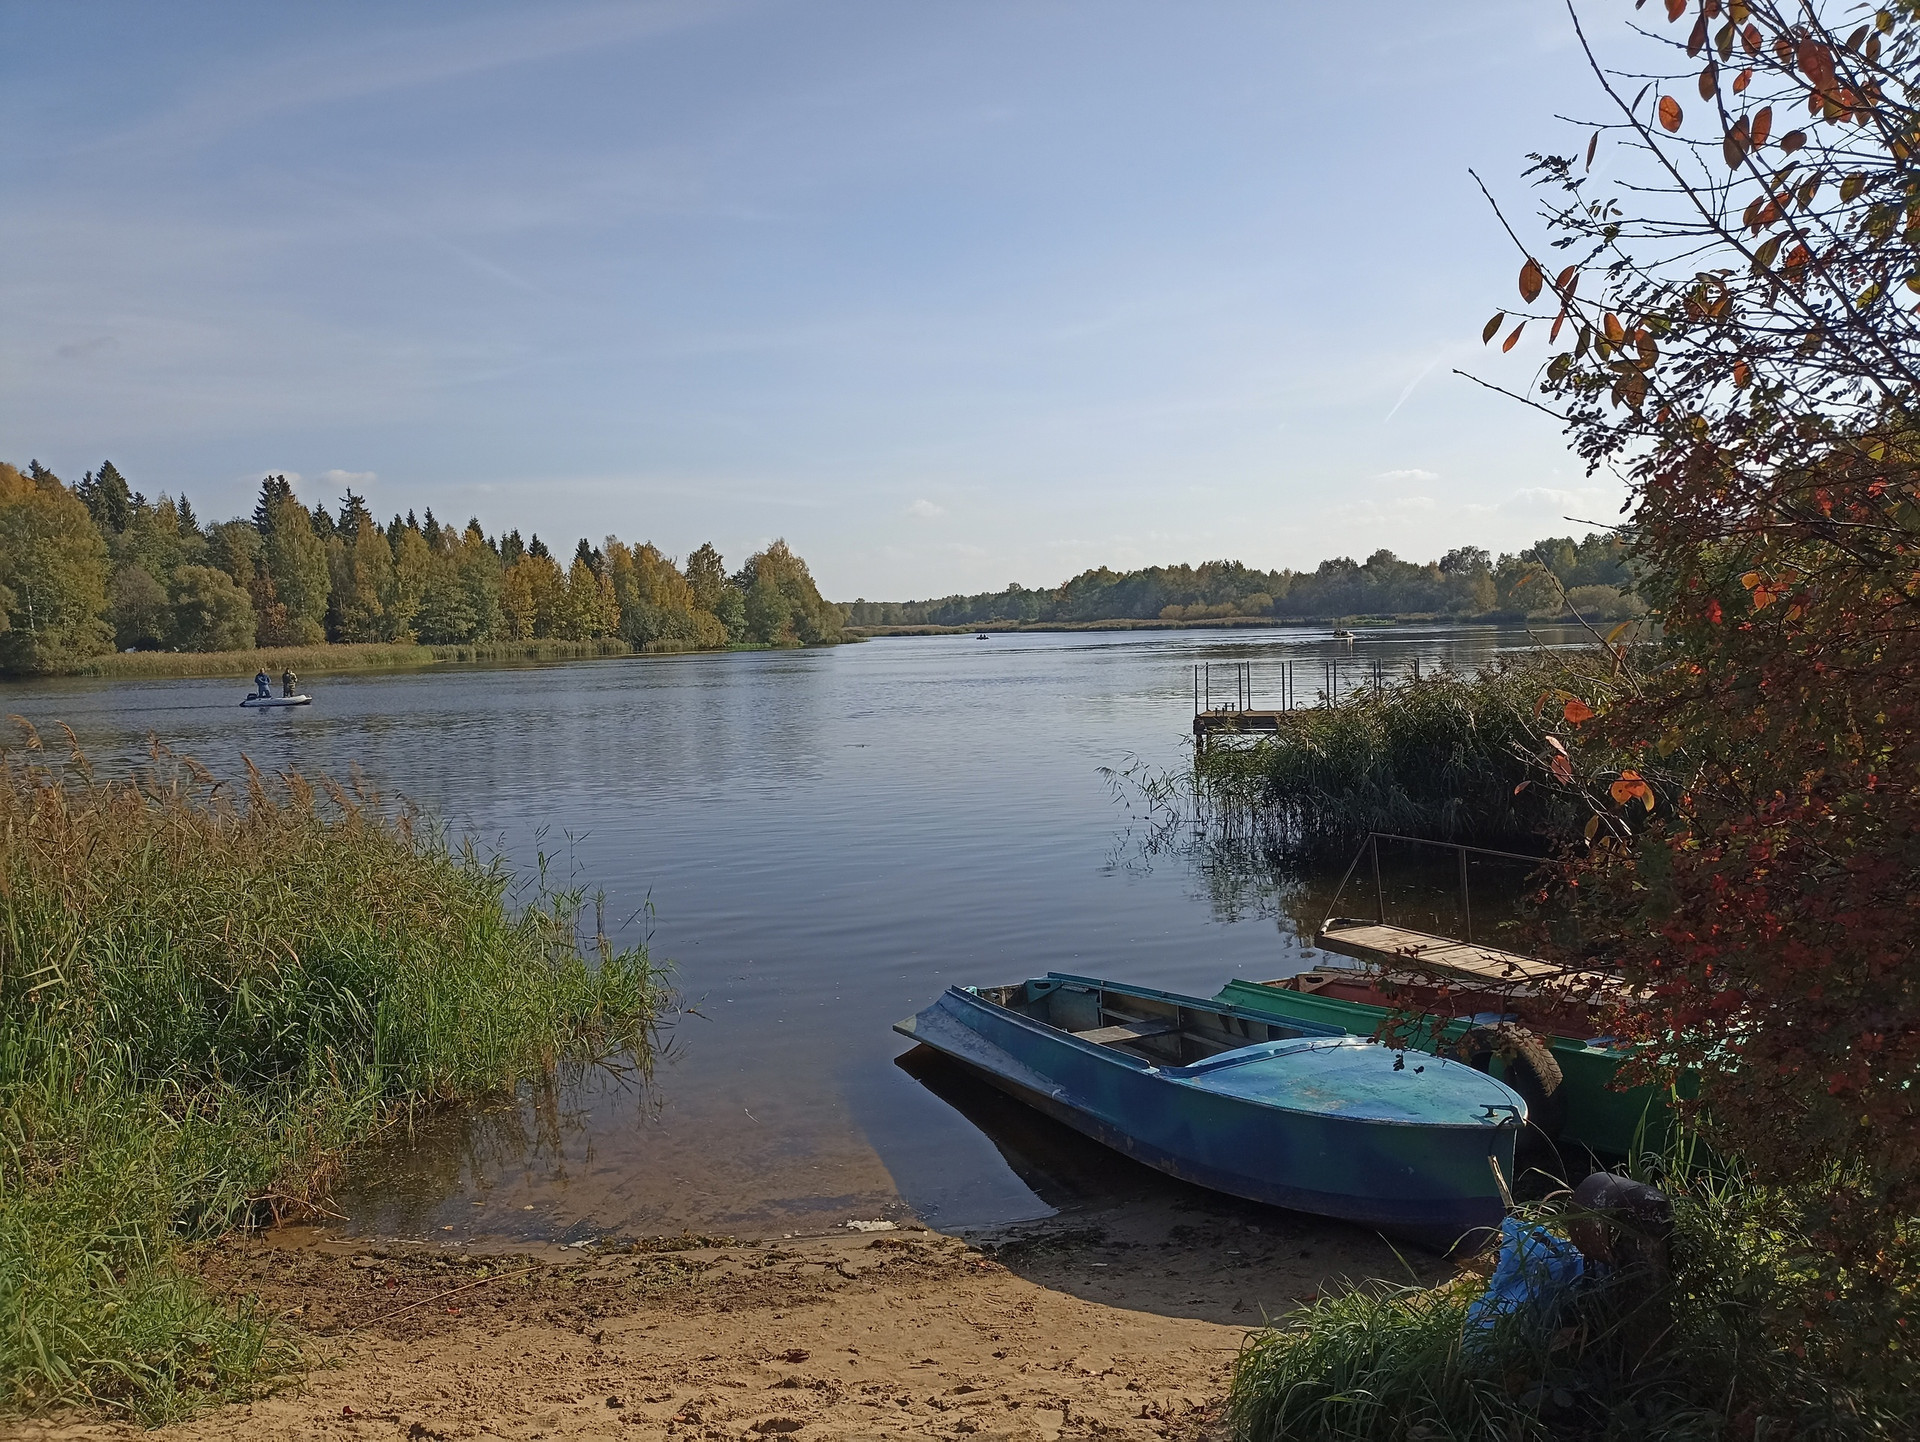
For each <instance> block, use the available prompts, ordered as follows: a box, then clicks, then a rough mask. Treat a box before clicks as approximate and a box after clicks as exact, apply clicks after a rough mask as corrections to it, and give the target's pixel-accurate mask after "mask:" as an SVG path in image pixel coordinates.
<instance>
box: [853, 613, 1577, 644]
mask: <svg viewBox="0 0 1920 1442" xmlns="http://www.w3.org/2000/svg"><path fill="white" fill-rule="evenodd" d="M1578 624H1579V623H1578V622H1577V621H1574V620H1572V619H1571V618H1548V617H1541V616H1506V615H1487V616H1467V617H1455V616H1443V615H1440V614H1438V613H1436V614H1433V615H1406V616H1209V617H1207V618H1206V619H1204V620H1199V621H1163V620H1160V619H1158V618H1157V617H1149V618H1146V619H1135V618H1132V617H1115V618H1112V619H1109V620H1104V621H986V622H982V623H981V624H979V625H974V626H936V625H933V624H931V623H929V624H927V625H917V626H849V627H847V630H848V631H850V632H852V633H854V634H855V635H858V636H861V637H870V638H873V639H876V640H877V639H882V638H884V637H888V636H966V635H981V634H986V635H1013V634H1020V633H1025V632H1050V631H1289V630H1290V631H1300V630H1312V629H1314V628H1316V627H1323V626H1354V627H1358V628H1359V629H1360V630H1363V631H1391V630H1394V629H1395V628H1397V627H1400V626H1434V625H1447V626H1518V625H1533V626H1568V625H1578Z"/></svg>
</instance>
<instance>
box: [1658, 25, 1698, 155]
mask: <svg viewBox="0 0 1920 1442" xmlns="http://www.w3.org/2000/svg"><path fill="white" fill-rule="evenodd" d="M1702 23H1704V22H1702ZM1657 108H1658V110H1659V113H1660V123H1661V124H1662V125H1664V126H1666V128H1667V129H1668V130H1670V131H1671V130H1678V129H1679V128H1680V117H1681V113H1682V112H1681V110H1680V102H1679V101H1678V100H1675V99H1674V98H1673V97H1672V96H1671V95H1662V96H1661V97H1660V104H1659V106H1658V107H1657Z"/></svg>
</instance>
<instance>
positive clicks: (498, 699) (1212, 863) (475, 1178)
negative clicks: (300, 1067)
mask: <svg viewBox="0 0 1920 1442" xmlns="http://www.w3.org/2000/svg"><path fill="white" fill-rule="evenodd" d="M1529 639H1530V638H1529V637H1528V636H1527V635H1526V634H1525V633H1524V632H1520V631H1502V630H1499V629H1495V628H1488V627H1470V628H1445V627H1431V628H1419V627H1403V628H1396V629H1393V630H1391V631H1383V632H1377V633H1367V634H1365V635H1364V636H1363V637H1362V638H1361V639H1360V640H1359V641H1357V642H1355V643H1351V645H1350V644H1349V643H1345V642H1336V641H1334V640H1333V639H1332V638H1331V637H1330V636H1328V635H1327V633H1325V632H1312V631H1306V630H1298V631H1296V630H1274V631H1262V632H1259V633H1254V634H1248V633H1246V632H1199V631H1179V632H1131V633H1095V634H1081V635H1021V636H999V637H996V638H995V639H994V640H993V641H991V642H977V641H975V640H973V639H972V638H971V637H927V638H911V639H898V640H885V641H874V642H870V643H868V644H865V645H859V646H846V647H839V648H835V649H833V650H830V651H814V652H777V653H757V654H741V655H721V656H688V657H672V658H657V659H649V660H638V661H634V660H613V661H597V662H582V663H575V664H569V665H560V666H548V667H521V668H502V669H478V668H476V669H467V670H460V669H436V670H433V671H429V672H420V673H410V674H382V675H342V676H331V677H319V678H315V679H314V681H313V684H312V685H311V686H310V687H309V688H308V689H309V690H310V691H311V692H312V694H313V695H314V697H315V704H314V705H313V706H311V707H302V708H298V709H295V710H289V711H285V712H272V711H269V712H264V713H259V712H249V711H242V710H241V709H240V708H239V707H238V706H237V705H236V704H235V702H236V701H237V699H238V697H239V695H240V693H241V690H242V689H243V687H244V684H245V683H244V678H240V677H235V678H233V679H232V680H230V681H200V680H194V681H173V682H139V683H132V684H124V683H122V684H115V683H107V682H77V681H66V682H58V683H52V682H34V683H20V684H15V685H11V686H9V687H8V688H7V696H6V702H7V705H6V708H5V709H7V710H11V711H17V712H19V713H21V714H23V715H25V716H26V717H28V718H29V719H30V720H32V721H33V722H34V723H35V724H37V725H40V726H42V727H43V728H44V727H46V726H48V725H50V724H51V723H52V722H54V721H56V720H64V721H66V722H68V723H70V724H71V725H72V726H73V728H74V731H75V732H76V734H77V735H78V737H79V739H80V741H81V743H82V744H83V745H84V746H85V747H86V748H87V749H88V751H89V752H90V753H91V754H92V756H93V758H94V760H95V762H96V764H97V765H99V766H100V767H102V768H103V769H106V768H111V767H114V766H116V765H120V766H124V765H128V764H131V762H132V761H133V760H135V759H137V758H138V757H140V756H142V755H144V746H145V739H146V737H147V736H148V734H149V733H151V734H152V735H153V736H155V737H156V738H157V739H158V740H160V741H161V742H163V743H165V744H166V745H168V746H170V747H172V748H174V749H175V750H176V751H178V752H180V753H182V754H185V755H189V756H193V757H196V758H198V759H199V760H201V761H203V762H205V763H206V764H207V765H208V766H210V767H212V768H213V769H214V770H215V771H216V772H220V773H222V774H225V775H233V774H236V773H237V772H238V771H239V769H240V767H241V762H242V757H243V756H245V757H250V758H251V759H252V760H253V761H254V762H255V763H256V764H258V765H260V766H261V767H262V768H263V769H268V770H272V769H278V768H286V767H299V768H302V769H304V770H307V771H310V772H314V771H324V772H331V773H334V774H337V775H345V774H346V773H347V772H348V770H349V768H350V767H351V766H353V765H356V764H357V765H358V766H359V767H360V768H362V769H363V770H364V772H365V773H366V775H367V777H368V778H369V780H370V781H371V782H372V783H373V784H374V785H376V786H377V787H379V788H380V789H381V790H383V791H385V792H387V793H388V794H390V795H401V796H405V797H406V798H408V799H409V800H411V801H413V802H415V803H417V804H419V805H420V806H422V807H424V808H425V809H427V810H428V811H430V812H431V813H433V814H434V815H436V816H438V817H441V818H443V819H444V820H445V821H446V822H447V824H448V825H449V826H450V827H451V828H452V829H453V830H454V831H456V832H459V833H465V834H468V835H471V836H473V837H475V838H476V839H477V840H478V841H479V842H480V843H481V845H482V846H483V848H484V847H494V848H498V849H499V850H500V851H502V852H503V853H504V854H505V855H506V856H507V857H509V858H510V859H511V860H512V861H513V863H514V864H515V865H516V866H517V867H519V868H521V869H522V870H523V871H531V870H532V869H534V868H535V867H536V866H537V865H538V864H539V858H540V857H542V856H544V857H545V858H546V860H547V865H548V867H549V872H550V875H551V876H552V878H553V879H554V880H556V881H559V882H562V883H569V882H570V883H577V884H584V885H588V886H592V887H600V888H604V889H605V892H606V896H607V902H606V915H607V917H608V918H609V920H610V921H617V920H618V919H620V918H629V917H630V918H633V920H632V921H631V922H630V923H629V929H628V931H627V933H626V934H624V935H621V934H618V933H616V935H615V938H614V939H615V941H616V943H618V944H630V943H631V942H632V941H634V940H636V939H638V935H637V934H638V933H639V932H640V930H641V929H642V928H643V927H645V926H647V925H649V924H650V925H651V926H652V943H653V949H654V953H655V955H656V956H659V957H665V958H667V959H670V960H671V961H672V962H673V963H674V965H675V968H676V971H675V981H676V984H677V986H678V989H679V993H680V998H681V1003H682V1006H683V1010H682V1012H681V1013H680V1014H679V1016H678V1017H677V1019H676V1020H675V1021H674V1023H673V1025H672V1028H671V1040H672V1046H671V1048H670V1050H669V1052H668V1054H667V1055H665V1056H664V1057H663V1058H661V1059H660V1060H659V1063H658V1064H657V1065H656V1066H655V1068H654V1069H653V1072H652V1074H651V1075H650V1076H644V1077H642V1076H635V1075H626V1076H620V1075H614V1074H610V1073H607V1072H604V1071H600V1070H594V1071H590V1072H588V1073H586V1074H584V1075H582V1076H579V1077H576V1078H573V1079H571V1081H570V1082H569V1083H568V1084H567V1085H562V1086H556V1087H553V1088H549V1089H544V1090H538V1091H529V1092H527V1093H526V1094H525V1095H524V1096H523V1097H522V1098H521V1099H520V1101H519V1103H518V1104H517V1105H514V1106H508V1107H504V1108H502V1109H500V1110H498V1111H496V1112H488V1113H485V1114H482V1115H479V1116H468V1117H441V1118H428V1119H425V1120H423V1121H422V1122H420V1123H419V1124H418V1125H417V1126H416V1128H415V1130H414V1131H413V1132H412V1133H411V1134H409V1135H406V1136H403V1137H399V1138H396V1139H395V1140H394V1141H393V1142H392V1143H391V1144H389V1145H387V1146H385V1147H383V1148H381V1149H379V1150H378V1151H377V1152H376V1153H375V1155H374V1156H372V1157H371V1158H369V1159H368V1161H367V1163H366V1165H364V1166H363V1167H361V1168H360V1169H359V1170H358V1171H357V1172H356V1174H355V1175H354V1176H353V1177H352V1178H351V1179H350V1181H349V1184H348V1185H347V1186H346V1187H345V1188H344V1189H343V1190H342V1191H341V1193H340V1194H339V1197H338V1199H337V1205H339V1206H340V1208H341V1210H342V1211H343V1212H344V1213H345V1214H346V1216H347V1217H348V1218H349V1219H350V1221H351V1224H352V1225H354V1226H356V1227H359V1228H362V1229H366V1230H371V1231H378V1232H396V1233H405V1234H409V1235H416V1236H421V1235H432V1236H435V1237H442V1238H445V1237H465V1236H472V1235H482V1234H485V1235H503V1234H504V1235H511V1236H517V1237H529V1238H531V1237H545V1238H572V1237H576V1236H580V1235H583V1234H587V1233H599V1232H616V1233H646V1232H660V1231H678V1230H680V1229H682V1228H692V1229H694V1230H696V1231H706V1232H731V1233H734V1234H736V1235H753V1234H767V1233H772V1234H776V1235H777V1234H778V1233H780V1232H782V1231H794V1230H799V1229H802V1228H813V1227H824V1226H837V1225H842V1224H844V1223H845V1222H846V1221H847V1220H849V1219H850V1218H854V1217H860V1218H871V1217H877V1216H886V1215H891V1214H896V1213H900V1212H904V1211H906V1210H908V1209H911V1210H912V1211H914V1212H916V1213H918V1214H919V1215H921V1216H923V1217H925V1218H926V1219H927V1220H929V1221H930V1222H933V1223H934V1224H936V1225H941V1226H952V1227H961V1226H978V1225H989V1224H997V1223H1002V1222H1007V1221H1012V1220H1018V1219H1021V1218H1027V1217H1034V1216H1040V1215H1044V1214H1046V1213H1047V1212H1048V1211H1049V1210H1050V1209H1052V1208H1053V1207H1054V1206H1057V1205H1060V1204H1061V1203H1060V1201H1059V1200H1058V1199H1059V1198H1062V1197H1066V1198H1068V1199H1069V1200H1072V1199H1074V1198H1077V1197H1080V1196H1083V1195H1085V1194H1086V1191H1087V1190H1089V1189H1091V1190H1093V1191H1098V1190H1100V1189H1101V1188H1102V1187H1111V1186H1115V1185H1119V1184H1118V1183H1116V1182H1114V1181H1113V1180H1112V1179H1111V1178H1109V1179H1108V1180H1106V1181H1102V1180H1100V1176H1101V1174H1100V1173H1099V1171H1098V1169H1095V1170H1094V1171H1093V1172H1086V1171H1076V1172H1075V1173H1074V1176H1075V1177H1076V1178H1078V1179H1079V1180H1075V1181H1071V1182H1069V1183H1063V1184H1060V1185H1055V1184H1053V1183H1043V1182H1041V1181H1039V1180H1036V1179H1038V1178H1041V1177H1042V1176H1043V1175H1046V1176H1052V1175H1054V1172H1053V1171H1049V1170H1047V1168H1048V1167H1053V1168H1059V1167H1064V1166H1067V1165H1068V1164H1067V1163H1065V1162H1060V1161H1057V1160H1056V1161H1048V1160H1047V1157H1048V1156H1051V1154H1052V1153H1054V1152H1056V1151H1060V1150H1061V1146H1060V1145H1059V1144H1058V1142H1057V1137H1056V1139H1055V1140H1052V1141H1041V1142H1034V1143H1033V1144H1032V1145H1031V1146H1024V1145H1023V1147H1020V1148H1015V1151H1018V1152H1019V1153H1020V1154H1021V1155H1022V1156H1026V1157H1029V1158H1031V1157H1032V1156H1033V1155H1034V1154H1035V1153H1041V1154H1046V1155H1043V1156H1042V1157H1041V1162H1042V1163H1043V1164H1044V1165H1042V1167H1041V1170H1038V1171H1036V1170H1035V1169H1034V1168H1033V1167H1032V1166H1029V1165H1027V1163H1024V1162H1022V1163H1016V1162H1015V1161H1014V1160H1012V1156H1013V1153H1011V1152H1009V1151H1008V1150H1007V1149H1005V1148H1003V1147H1002V1146H1000V1145H997V1144H996V1142H995V1140H994V1139H992V1138H990V1137H989V1136H988V1135H986V1134H985V1133H983V1132H982V1130H981V1129H980V1128H979V1127H978V1126H976V1125H974V1123H973V1122H972V1121H970V1120H969V1119H968V1114H967V1112H966V1111H965V1110H964V1109H962V1108H958V1107H956V1105H954V1104H950V1103H949V1101H948V1100H946V1099H944V1095H945V1094H944V1093H936V1092H935V1091H934V1090H930V1089H929V1087H928V1086H926V1085H922V1084H921V1083H920V1082H919V1081H916V1080H915V1079H914V1078H913V1077H912V1076H909V1075H908V1074H906V1073H905V1072H903V1071H902V1070H901V1069H900V1068H898V1067H896V1066H895V1065H894V1064H893V1063H894V1059H895V1058H896V1057H897V1056H898V1055H899V1054H900V1052H901V1051H902V1050H903V1049H904V1043H903V1042H902V1040H901V1039H900V1038H899V1037H897V1036H895V1035H893V1033H892V1032H891V1031H890V1030H889V1027H890V1025H891V1023H892V1022H894V1021H895V1020H897V1019H899V1018H900V1017H903V1016H906V1015H908V1014H910V1013H911V1012H914V1011H917V1010H918V1009H919V1008H921V1007H922V1006H924V1005H925V1004H926V1003H927V1002H928V1001H929V1000H930V999H931V998H932V997H933V996H935V995H937V994H938V993H939V992H940V990H942V989H943V988H944V987H946V986H947V985H949V984H951V983H954V982H960V983H963V984H967V983H997V982H1004V981H1008V980H1014V979H1019V978H1023V977H1026V976H1030V975H1033V974H1036V973H1040V972H1045V971H1048V970H1061V971H1079V972H1092V973H1098V974H1102V975H1105V976H1110V977H1113V978H1116V979H1119V980H1126V981H1138V982H1145V983H1149V984H1153V985H1158V986H1164V987H1167V988H1169V989H1172V990H1177V991H1188V992H1199V993H1203V994H1211V993H1212V992H1213V991H1215V990H1217V989H1218V988H1219V987H1220V986H1221V985H1222V984H1223V983H1224V982H1225V981H1226V980H1227V979H1228V978H1229V977H1232V976H1235V975H1243V976H1260V977H1272V976H1281V975H1287V974H1290V973H1292V972H1294V971H1297V970H1299V969H1300V968H1301V967H1302V966H1304V965H1307V964H1310V962H1311V960H1312V957H1311V954H1310V953H1309V952H1307V950H1306V948H1305V946H1304V944H1303V943H1302V942H1301V940H1300V938H1301V936H1302V935H1303V934H1304V935H1309V936H1310V935H1311V926H1312V923H1314V922H1317V921H1318V920H1319V916H1320V914H1321V912H1320V910H1318V908H1321V907H1323V906H1324V898H1325V886H1326V881H1325V879H1324V878H1312V877H1290V876H1288V875H1286V874H1284V873H1280V872H1276V871H1274V870H1273V868H1272V867H1271V866H1270V865H1268V864H1267V862H1266V861H1265V860H1264V859H1262V858H1261V857H1260V856H1258V854H1257V853H1246V852H1242V853H1241V854H1238V855H1236V854H1234V853H1232V852H1231V851H1230V850H1228V849H1225V848H1220V847H1213V846H1209V845H1205V844H1201V845H1198V846H1195V847H1192V848H1189V849H1187V850H1184V851H1182V850H1175V851H1173V852H1167V851H1164V850H1163V851H1159V852H1157V853H1156V852H1154V851H1153V849H1152V848H1150V847H1143V846H1140V845H1138V844H1136V842H1137V838H1138V836H1139V835H1140V834H1142V833H1143V831H1144V830H1145V829H1147V828H1146V825H1145V821H1144V819H1143V818H1142V817H1140V816H1138V815H1136V814H1133V813H1131V812H1129V810H1128V808H1127V806H1126V805H1125V804H1124V803H1116V800H1115V797H1114V794H1113V790H1112V788H1111V787H1110V785H1109V784H1108V778H1107V776H1106V775H1103V768H1106V769H1112V768H1124V767H1126V766H1128V765H1129V764H1134V763H1139V764H1144V765H1146V766H1148V767H1178V766H1181V765H1183V764H1184V757H1185V755H1186V750H1185V748H1186V745H1187V737H1188V736H1189V734H1190V732H1189V726H1190V721H1191V713H1192V700H1191V680H1190V674H1189V670H1188V668H1189V666H1190V665H1191V664H1193V663H1195V662H1208V661H1210V662H1231V661H1250V662H1251V663H1252V664H1253V668H1254V671H1253V679H1254V686H1255V690H1256V702H1260V703H1266V704H1271V702H1272V700H1273V699H1274V698H1273V696H1272V694H1271V689H1270V688H1271V685H1272V683H1271V679H1270V678H1272V677H1273V676H1275V675H1277V672H1278V663H1279V662H1280V661H1282V660H1285V659H1297V660H1302V661H1305V662H1307V663H1309V664H1312V663H1314V662H1316V661H1317V660H1318V659H1319V658H1321V657H1324V656H1340V657H1342V658H1346V657H1355V656H1357V657H1359V658H1360V659H1363V660H1365V661H1368V662H1370V661H1371V660H1372V659H1374V658H1378V659H1379V660H1381V662H1382V663H1383V665H1385V666H1386V667H1388V668H1390V669H1394V668H1401V667H1405V666H1408V665H1410V664H1411V662H1412V661H1413V660H1414V658H1416V657H1418V658H1419V660H1420V662H1421V664H1422V666H1423V667H1427V668H1431V667H1434V666H1440V665H1452V666H1455V667H1458V668H1467V667H1471V666H1474V665H1478V664H1480V663H1481V662H1483V661H1485V660H1487V659H1488V658H1489V657H1491V656H1492V655H1493V654H1494V653H1495V652H1496V651H1497V650H1499V649H1501V648H1503V647H1512V646H1521V645H1526V644H1528V643H1529ZM1550 639H1555V638H1550ZM649 902H651V904H652V908H653V911H652V915H651V918H650V920H649V918H648V916H647V905H648V903H649ZM1000 1130H1001V1132H1002V1134H1004V1128H1001V1129H1000ZM1055 1131H1056V1132H1058V1133H1059V1134H1060V1135H1070V1134H1068V1133H1064V1131H1063V1129H1055ZM1086 1145H1090V1144H1086ZM1023 1168H1024V1170H1023ZM1076 1188H1079V1190H1076Z"/></svg>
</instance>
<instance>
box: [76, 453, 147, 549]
mask: <svg viewBox="0 0 1920 1442" xmlns="http://www.w3.org/2000/svg"><path fill="white" fill-rule="evenodd" d="M73 493H74V494H75V495H76V496H78V497H79V498H80V499H81V500H82V501H84V502H86V506H87V514H88V515H90V516H92V517H93V523H94V525H96V526H98V527H99V528H100V534H101V535H103V536H117V535H120V534H121V533H122V532H124V531H125V530H126V529H127V527H128V526H130V525H132V524H133V512H134V502H133V496H132V494H131V492H130V491H129V490H128V488H127V480H126V477H125V476H123V475H121V474H120V472H119V470H118V469H117V468H116V467H115V466H114V464H113V462H112V461H102V462H101V463H100V469H99V470H98V471H88V472H87V474H86V477H85V479H83V480H82V481H81V482H80V484H79V485H77V486H75V487H74V488H73Z"/></svg>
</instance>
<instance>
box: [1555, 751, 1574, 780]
mask: <svg viewBox="0 0 1920 1442" xmlns="http://www.w3.org/2000/svg"><path fill="white" fill-rule="evenodd" d="M1552 770H1553V776H1554V779H1555V780H1556V781H1558V782H1560V783H1561V784H1562V785H1569V784H1571V783H1572V781H1573V763H1572V762H1571V761H1569V760H1568V759H1567V758H1566V757H1565V756H1556V757H1554V758H1553V766H1552Z"/></svg>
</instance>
